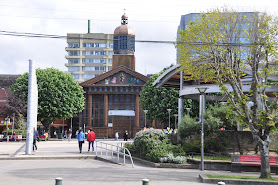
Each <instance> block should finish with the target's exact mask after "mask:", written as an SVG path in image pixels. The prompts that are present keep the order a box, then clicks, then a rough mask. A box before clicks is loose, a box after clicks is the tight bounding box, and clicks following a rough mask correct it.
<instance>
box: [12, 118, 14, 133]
mask: <svg viewBox="0 0 278 185" xmlns="http://www.w3.org/2000/svg"><path fill="white" fill-rule="evenodd" d="M14 117H15V113H13V124H12V133H14Z"/></svg>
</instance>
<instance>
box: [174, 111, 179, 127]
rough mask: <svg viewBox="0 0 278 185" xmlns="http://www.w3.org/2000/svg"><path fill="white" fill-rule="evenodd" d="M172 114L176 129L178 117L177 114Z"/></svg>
mask: <svg viewBox="0 0 278 185" xmlns="http://www.w3.org/2000/svg"><path fill="white" fill-rule="evenodd" d="M174 116H175V129H177V117H178V115H177V114H174Z"/></svg>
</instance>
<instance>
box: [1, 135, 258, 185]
mask: <svg viewBox="0 0 278 185" xmlns="http://www.w3.org/2000/svg"><path fill="white" fill-rule="evenodd" d="M102 141H103V142H107V143H112V144H119V145H120V144H121V142H123V141H112V140H102ZM24 144H25V143H24V142H9V143H7V142H0V159H1V160H0V163H1V165H0V166H1V173H0V184H9V185H19V184H20V185H54V184H55V178H57V177H61V178H63V185H94V184H98V185H141V184H142V179H144V178H148V179H149V180H150V185H170V184H175V185H189V184H190V185H200V184H203V185H208V184H205V183H201V182H200V180H199V178H198V177H199V174H202V173H203V174H208V173H210V174H212V173H213V174H219V173H222V174H230V172H222V171H221V172H219V171H204V172H201V171H200V170H197V169H169V168H153V167H149V166H146V165H143V164H140V163H136V162H135V167H134V168H131V166H130V165H126V166H124V165H119V164H114V163H110V162H107V161H101V160H96V159H94V157H95V153H93V152H88V151H87V150H88V146H87V145H88V143H87V142H85V144H84V146H83V151H84V152H82V153H81V154H80V153H79V150H78V144H77V141H76V140H75V139H74V140H72V141H70V142H68V141H66V140H64V141H47V142H44V141H41V142H39V143H38V150H37V151H35V152H33V154H32V155H25V154H24V152H25V151H24V150H25V147H24ZM233 174H234V173H233ZM245 175H246V174H245ZM249 175H250V174H249ZM253 175H259V174H258V173H257V174H253Z"/></svg>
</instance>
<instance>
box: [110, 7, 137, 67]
mask: <svg viewBox="0 0 278 185" xmlns="http://www.w3.org/2000/svg"><path fill="white" fill-rule="evenodd" d="M124 10H125V9H124ZM113 50H114V55H113V64H112V68H113V69H114V68H116V67H118V66H120V65H125V66H127V67H129V68H131V69H133V70H135V57H134V52H135V33H134V30H133V29H132V28H131V27H130V26H128V16H127V15H126V14H125V13H124V14H123V15H122V19H121V25H120V26H118V27H117V28H116V29H115V31H114V40H113Z"/></svg>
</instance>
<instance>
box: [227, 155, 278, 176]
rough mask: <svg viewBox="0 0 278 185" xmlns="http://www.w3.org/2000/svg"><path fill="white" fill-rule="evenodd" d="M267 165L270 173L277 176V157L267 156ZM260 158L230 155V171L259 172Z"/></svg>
mask: <svg viewBox="0 0 278 185" xmlns="http://www.w3.org/2000/svg"><path fill="white" fill-rule="evenodd" d="M269 165H270V168H271V171H272V172H275V174H276V175H278V157H274V156H269ZM260 167H261V156H256V155H235V154H232V163H231V171H232V172H241V171H252V172H253V171H260Z"/></svg>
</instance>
